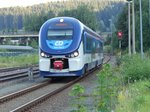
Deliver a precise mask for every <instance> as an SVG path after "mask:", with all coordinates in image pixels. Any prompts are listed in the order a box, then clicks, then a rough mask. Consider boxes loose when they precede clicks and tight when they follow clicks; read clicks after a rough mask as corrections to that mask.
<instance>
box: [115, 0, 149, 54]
mask: <svg viewBox="0 0 150 112" xmlns="http://www.w3.org/2000/svg"><path fill="white" fill-rule="evenodd" d="M148 9H149V6H148V0H142V12H143V15H142V17H143V47H144V50H145V51H147V50H148V49H149V48H150V39H149V32H150V27H149V24H148V23H149V20H148V17H149V14H148V13H149V11H148ZM131 12H132V11H131ZM127 13H128V8H127V6H126V7H125V8H124V10H123V12H122V13H121V14H120V16H119V19H118V23H117V30H121V31H123V40H122V48H123V49H127V47H128V14H127ZM131 25H132V23H131ZM135 25H136V26H135V41H136V50H137V51H139V50H140V16H139V1H138V0H137V1H136V0H135ZM131 28H132V26H131Z"/></svg>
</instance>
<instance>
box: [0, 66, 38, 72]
mask: <svg viewBox="0 0 150 112" xmlns="http://www.w3.org/2000/svg"><path fill="white" fill-rule="evenodd" d="M33 67H38V65H35V66H33ZM26 68H30V67H10V68H0V73H2V72H9V71H15V70H21V69H26Z"/></svg>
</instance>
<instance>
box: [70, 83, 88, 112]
mask: <svg viewBox="0 0 150 112" xmlns="http://www.w3.org/2000/svg"><path fill="white" fill-rule="evenodd" d="M83 93H84V87H83V86H81V85H80V84H76V85H74V87H73V88H72V90H71V92H70V93H69V95H70V96H73V97H75V100H73V101H74V102H73V106H74V107H75V109H74V110H73V111H72V112H87V109H86V107H85V106H84V103H83V100H84V99H85V98H84V97H83V96H82V95H83Z"/></svg>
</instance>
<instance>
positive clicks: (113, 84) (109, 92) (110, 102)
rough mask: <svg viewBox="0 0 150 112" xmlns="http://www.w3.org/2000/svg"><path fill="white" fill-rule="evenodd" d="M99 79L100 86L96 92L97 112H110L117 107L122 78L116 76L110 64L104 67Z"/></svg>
mask: <svg viewBox="0 0 150 112" xmlns="http://www.w3.org/2000/svg"><path fill="white" fill-rule="evenodd" d="M97 77H98V86H97V88H96V89H95V92H94V94H96V96H97V97H96V98H95V102H96V106H95V107H96V112H110V111H111V110H113V108H114V107H115V103H116V98H117V92H118V89H119V88H120V87H119V86H117V85H118V84H119V83H120V82H119V81H120V80H119V79H120V77H118V76H117V75H115V74H114V71H113V69H112V68H111V67H110V65H109V64H106V65H104V66H103V69H102V71H101V72H100V73H99V74H98V75H97Z"/></svg>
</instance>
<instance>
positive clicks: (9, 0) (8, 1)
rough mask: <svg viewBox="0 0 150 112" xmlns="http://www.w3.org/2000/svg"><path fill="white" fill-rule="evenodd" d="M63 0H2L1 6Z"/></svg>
mask: <svg viewBox="0 0 150 112" xmlns="http://www.w3.org/2000/svg"><path fill="white" fill-rule="evenodd" d="M51 1H61V0H0V8H3V7H13V6H31V5H34V4H39V3H46V2H51Z"/></svg>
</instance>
